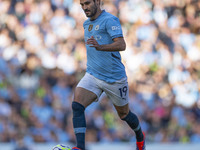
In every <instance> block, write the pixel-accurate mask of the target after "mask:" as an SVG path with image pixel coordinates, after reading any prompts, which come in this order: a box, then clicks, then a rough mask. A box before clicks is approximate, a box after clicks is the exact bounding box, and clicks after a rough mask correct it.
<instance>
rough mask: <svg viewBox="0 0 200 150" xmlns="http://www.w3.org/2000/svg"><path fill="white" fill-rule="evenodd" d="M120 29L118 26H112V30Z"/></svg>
mask: <svg viewBox="0 0 200 150" xmlns="http://www.w3.org/2000/svg"><path fill="white" fill-rule="evenodd" d="M120 29H121V27H120V26H112V30H120Z"/></svg>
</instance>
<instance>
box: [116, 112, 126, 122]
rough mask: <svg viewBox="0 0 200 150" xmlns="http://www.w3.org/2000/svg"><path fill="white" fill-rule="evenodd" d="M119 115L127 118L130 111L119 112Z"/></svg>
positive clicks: (121, 117)
mask: <svg viewBox="0 0 200 150" xmlns="http://www.w3.org/2000/svg"><path fill="white" fill-rule="evenodd" d="M118 115H119V117H120V119H122V120H123V119H124V118H126V116H127V115H128V113H127V112H118Z"/></svg>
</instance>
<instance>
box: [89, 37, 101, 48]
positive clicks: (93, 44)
mask: <svg viewBox="0 0 200 150" xmlns="http://www.w3.org/2000/svg"><path fill="white" fill-rule="evenodd" d="M86 44H87V45H90V47H95V48H96V50H101V45H99V43H98V42H97V40H96V39H95V38H94V37H93V36H91V38H89V39H88V40H87V42H86Z"/></svg>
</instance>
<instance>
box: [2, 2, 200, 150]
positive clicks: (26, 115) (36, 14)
mask: <svg viewBox="0 0 200 150" xmlns="http://www.w3.org/2000/svg"><path fill="white" fill-rule="evenodd" d="M102 2H103V5H102V9H105V10H106V11H108V12H110V13H112V14H113V15H115V16H118V17H119V19H120V21H121V24H122V27H123V34H124V37H125V40H126V43H127V49H126V51H124V52H121V55H122V58H123V63H124V65H125V67H126V71H127V76H128V81H129V86H130V93H129V94H130V108H131V110H132V111H133V112H135V113H136V114H137V115H138V116H139V119H140V121H141V126H142V128H143V130H144V131H145V132H146V134H147V137H146V140H147V143H149V144H151V143H177V142H178V143H193V144H195V143H200V95H199V92H200V1H199V0H103V1H102ZM85 19H87V18H86V17H85V14H84V12H83V11H82V9H81V7H80V1H79V0H0V143H10V144H13V145H14V147H13V149H12V150H32V149H31V148H30V147H31V146H30V145H34V144H35V143H43V144H48V143H57V144H58V143H66V142H67V143H71V144H72V145H73V144H75V136H74V133H73V127H72V111H71V102H72V99H73V91H74V88H75V86H76V84H77V83H78V82H79V80H80V79H81V78H82V76H83V75H84V73H85V69H86V49H85V43H84V39H83V38H84V35H83V34H84V31H83V26H82V24H83V22H84V20H85ZM86 120H87V135H86V141H87V143H96V142H98V143H110V142H116V143H117V142H123V143H134V142H135V135H134V133H133V132H132V131H131V130H130V129H129V128H128V126H127V125H126V124H125V123H124V122H123V121H121V120H120V119H119V117H118V116H117V114H116V111H115V110H114V109H113V106H112V104H111V103H110V102H109V101H108V99H107V97H106V96H105V95H103V96H102V98H101V100H100V101H99V102H98V103H93V104H92V105H91V106H89V107H88V108H87V110H86ZM0 149H1V148H0ZM4 150H6V149H4ZM120 150H121V149H120Z"/></svg>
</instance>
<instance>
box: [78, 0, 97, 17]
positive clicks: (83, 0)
mask: <svg viewBox="0 0 200 150" xmlns="http://www.w3.org/2000/svg"><path fill="white" fill-rule="evenodd" d="M80 4H81V6H82V9H83V10H84V12H85V15H86V16H87V17H93V16H94V15H95V14H96V13H97V7H98V5H97V2H96V0H95V1H94V0H80Z"/></svg>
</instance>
